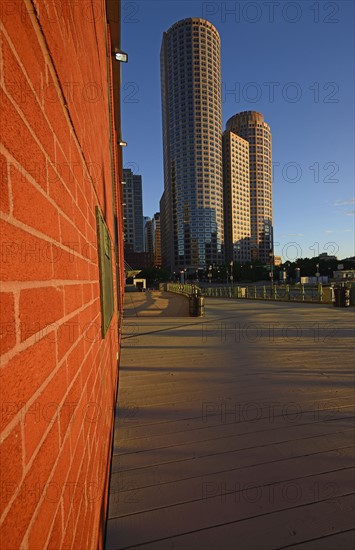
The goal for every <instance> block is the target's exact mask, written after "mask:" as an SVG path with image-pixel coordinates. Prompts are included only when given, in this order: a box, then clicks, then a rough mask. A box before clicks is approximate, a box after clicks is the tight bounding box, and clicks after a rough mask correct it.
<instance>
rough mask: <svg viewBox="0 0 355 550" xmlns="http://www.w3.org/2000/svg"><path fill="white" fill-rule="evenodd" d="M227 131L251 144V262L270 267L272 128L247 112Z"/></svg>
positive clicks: (271, 243)
mask: <svg viewBox="0 0 355 550" xmlns="http://www.w3.org/2000/svg"><path fill="white" fill-rule="evenodd" d="M226 130H227V131H229V132H233V133H234V134H236V135H238V136H240V137H242V138H243V139H245V140H246V141H248V142H249V163H250V222H251V233H250V251H251V260H254V259H259V260H261V261H262V262H263V263H269V262H270V261H271V260H272V257H273V225H272V223H273V222H272V144H271V132H270V127H269V125H268V124H267V123H266V122H265V121H264V117H263V115H262V114H260V113H257V112H256V111H243V112H242V113H238V114H236V115H234V116H232V117H231V118H230V119H229V120H228V121H227V125H226Z"/></svg>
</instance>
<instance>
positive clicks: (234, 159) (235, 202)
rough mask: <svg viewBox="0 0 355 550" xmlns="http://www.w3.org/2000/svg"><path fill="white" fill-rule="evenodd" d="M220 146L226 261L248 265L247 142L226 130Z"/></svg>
mask: <svg viewBox="0 0 355 550" xmlns="http://www.w3.org/2000/svg"><path fill="white" fill-rule="evenodd" d="M222 144H223V190H224V201H223V202H224V246H225V260H226V263H230V262H231V261H234V262H238V263H243V262H250V236H251V233H250V231H251V228H250V174H249V142H248V141H246V140H245V139H243V138H241V137H239V136H237V135H236V134H234V133H233V132H229V131H228V130H226V131H225V132H224V134H223V139H222Z"/></svg>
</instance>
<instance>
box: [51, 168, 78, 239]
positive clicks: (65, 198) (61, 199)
mask: <svg viewBox="0 0 355 550" xmlns="http://www.w3.org/2000/svg"><path fill="white" fill-rule="evenodd" d="M54 168H58V167H57V166H56V165H52V164H48V165H47V170H48V187H49V195H50V197H51V198H52V199H53V200H54V201H55V202H56V204H57V205H58V206H59V208H60V209H61V210H62V211H63V212H64V213H65V214H66V215H67V216H68V217H69V218H70V219H72V218H73V211H74V210H73V205H74V200H73V197H72V196H71V194H70V193H69V191H68V189H67V188H66V187H65V185H64V184H63V182H62V181H61V179H60V177H59V176H58V175H57V174H56V172H55V171H54ZM76 240H77V239H76Z"/></svg>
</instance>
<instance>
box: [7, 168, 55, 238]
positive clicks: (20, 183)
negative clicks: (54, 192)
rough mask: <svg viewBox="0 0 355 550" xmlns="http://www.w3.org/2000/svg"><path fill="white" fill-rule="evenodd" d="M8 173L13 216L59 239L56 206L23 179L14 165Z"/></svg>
mask: <svg viewBox="0 0 355 550" xmlns="http://www.w3.org/2000/svg"><path fill="white" fill-rule="evenodd" d="M10 174H11V184H12V190H13V202H14V211H13V215H14V217H15V218H17V219H18V220H19V221H21V222H22V223H24V224H26V225H29V226H30V227H33V228H34V229H37V231H40V232H42V233H44V234H45V235H48V236H49V237H52V238H53V239H55V240H56V241H59V239H60V233H59V218H58V212H57V210H56V208H55V207H54V206H53V204H52V203H51V202H49V200H48V198H47V197H46V196H45V195H44V194H43V193H40V192H39V191H38V190H37V189H36V188H35V186H34V185H32V183H30V182H29V181H27V180H25V179H24V178H23V176H22V175H21V174H20V172H19V171H18V170H16V169H15V168H14V167H11V169H10ZM29 205H30V207H29Z"/></svg>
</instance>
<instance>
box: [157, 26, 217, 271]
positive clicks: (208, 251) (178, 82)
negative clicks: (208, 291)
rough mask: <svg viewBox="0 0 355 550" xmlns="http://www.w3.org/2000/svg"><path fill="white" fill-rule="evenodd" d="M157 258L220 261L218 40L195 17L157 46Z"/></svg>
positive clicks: (176, 264)
mask: <svg viewBox="0 0 355 550" xmlns="http://www.w3.org/2000/svg"><path fill="white" fill-rule="evenodd" d="M161 86H162V110H163V152H164V193H163V196H162V200H161V207H160V209H161V238H162V255H163V263H164V265H165V266H166V267H168V268H170V269H171V270H181V269H187V270H188V271H189V270H190V271H191V270H197V269H198V268H204V267H206V266H209V265H213V264H221V263H223V249H222V247H223V238H224V237H223V232H224V225H223V175H222V147H221V135H222V102H221V71H220V38H219V34H218V31H217V30H216V28H215V27H214V26H213V25H212V24H211V23H209V22H208V21H205V20H203V19H199V18H190V19H184V20H182V21H179V22H177V23H175V24H174V25H173V26H172V27H170V29H169V30H168V31H167V32H165V33H164V35H163V41H162V47H161Z"/></svg>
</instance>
